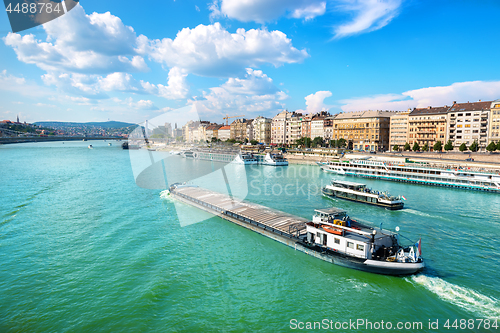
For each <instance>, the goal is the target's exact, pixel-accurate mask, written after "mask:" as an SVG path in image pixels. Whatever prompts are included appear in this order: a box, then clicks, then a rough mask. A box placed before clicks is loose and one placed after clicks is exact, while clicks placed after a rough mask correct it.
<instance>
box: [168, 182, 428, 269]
mask: <svg viewBox="0 0 500 333" xmlns="http://www.w3.org/2000/svg"><path fill="white" fill-rule="evenodd" d="M168 194H169V195H170V196H172V197H173V198H174V199H176V200H179V201H181V202H184V203H186V204H188V205H191V206H194V207H197V208H199V209H202V210H204V211H206V212H209V213H211V214H214V215H216V216H219V217H220V218H222V219H225V220H227V221H230V222H233V223H235V224H238V225H240V226H242V227H244V228H247V229H250V230H253V231H255V232H257V233H259V234H261V235H263V236H266V237H269V238H271V239H274V240H276V241H278V242H280V243H283V244H285V245H288V246H290V247H293V248H294V249H295V250H298V251H301V252H304V253H306V254H309V255H311V256H313V257H316V258H318V259H321V260H324V261H327V262H329V263H332V264H336V265H340V266H344V267H349V268H353V269H357V270H361V271H366V272H371V273H377V274H385V275H409V274H414V273H416V272H418V271H419V270H421V269H423V267H424V262H423V259H422V257H421V248H420V241H419V242H418V243H416V244H412V245H410V246H402V245H400V243H399V235H398V234H397V233H394V232H390V231H388V230H382V229H379V228H375V227H371V226H368V225H365V224H362V223H359V222H357V221H355V220H353V219H351V218H349V216H347V213H346V212H345V211H343V210H340V209H336V208H329V209H317V210H315V212H316V214H315V215H314V216H313V219H312V221H311V220H307V219H304V218H301V217H297V216H293V215H291V214H288V213H285V212H281V211H277V210H273V209H270V208H268V207H265V206H262V205H257V204H254V203H249V202H246V201H241V200H236V199H234V198H231V197H229V196H227V195H224V194H221V193H217V192H213V191H210V190H206V189H202V188H199V187H197V186H194V185H187V184H180V183H176V184H172V185H171V186H170V187H169V190H168Z"/></svg>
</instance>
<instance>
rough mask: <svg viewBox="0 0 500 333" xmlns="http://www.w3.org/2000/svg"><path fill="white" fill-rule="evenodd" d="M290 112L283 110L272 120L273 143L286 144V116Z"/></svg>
mask: <svg viewBox="0 0 500 333" xmlns="http://www.w3.org/2000/svg"><path fill="white" fill-rule="evenodd" d="M289 113H290V112H288V111H286V110H283V111H281V112H280V113H278V114H277V115H276V116H274V117H273V120H272V122H271V143H272V144H277V145H279V144H285V133H286V118H287V115H288V114H289Z"/></svg>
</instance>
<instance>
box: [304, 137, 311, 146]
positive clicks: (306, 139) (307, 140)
mask: <svg viewBox="0 0 500 333" xmlns="http://www.w3.org/2000/svg"><path fill="white" fill-rule="evenodd" d="M304 146H306V148H309V147H311V138H308V137H305V138H304Z"/></svg>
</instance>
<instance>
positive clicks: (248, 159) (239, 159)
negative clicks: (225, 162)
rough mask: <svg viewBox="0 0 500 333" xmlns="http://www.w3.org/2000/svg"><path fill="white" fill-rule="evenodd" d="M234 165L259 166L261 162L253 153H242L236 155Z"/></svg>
mask: <svg viewBox="0 0 500 333" xmlns="http://www.w3.org/2000/svg"><path fill="white" fill-rule="evenodd" d="M233 163H236V164H258V163H259V161H258V160H257V158H255V157H254V156H253V154H251V153H240V154H238V155H236V157H235V159H234V161H233Z"/></svg>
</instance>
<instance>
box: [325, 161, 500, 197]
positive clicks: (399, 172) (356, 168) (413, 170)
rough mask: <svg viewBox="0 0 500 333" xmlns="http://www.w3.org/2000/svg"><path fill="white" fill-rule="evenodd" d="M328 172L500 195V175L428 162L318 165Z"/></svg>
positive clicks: (361, 162) (353, 162)
mask: <svg viewBox="0 0 500 333" xmlns="http://www.w3.org/2000/svg"><path fill="white" fill-rule="evenodd" d="M318 165H319V166H320V168H321V169H322V170H323V171H325V172H332V173H335V174H339V175H346V176H356V177H365V178H375V179H383V180H393V181H399V182H407V183H414V184H422V185H434V186H446V187H454V188H461V189H470V190H480V191H486V192H495V193H500V174H499V173H493V172H481V171H474V170H470V169H468V168H463V167H455V168H439V167H436V166H431V165H429V164H428V163H406V162H391V161H376V160H370V159H351V160H339V161H331V162H329V163H325V164H323V163H318Z"/></svg>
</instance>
